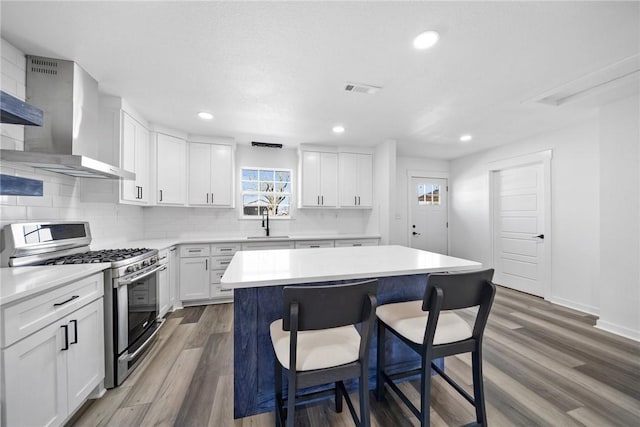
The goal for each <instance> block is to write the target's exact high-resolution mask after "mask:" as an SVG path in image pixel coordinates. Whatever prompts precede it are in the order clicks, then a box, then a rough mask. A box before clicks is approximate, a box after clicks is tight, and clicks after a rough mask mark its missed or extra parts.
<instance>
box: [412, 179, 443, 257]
mask: <svg viewBox="0 0 640 427" xmlns="http://www.w3.org/2000/svg"><path fill="white" fill-rule="evenodd" d="M447 193H448V192H447V180H446V179H445V178H423V177H415V176H414V177H411V188H410V189H409V203H410V204H411V209H409V212H410V214H411V217H410V218H409V241H410V245H411V247H412V248H416V249H422V250H425V251H429V252H437V253H441V254H445V255H446V254H447V253H448V224H447V221H448V219H447V203H448V200H447V199H448V198H447V195H448V194H447Z"/></svg>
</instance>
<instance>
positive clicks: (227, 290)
mask: <svg viewBox="0 0 640 427" xmlns="http://www.w3.org/2000/svg"><path fill="white" fill-rule="evenodd" d="M231 291H233V289H220V292H231Z"/></svg>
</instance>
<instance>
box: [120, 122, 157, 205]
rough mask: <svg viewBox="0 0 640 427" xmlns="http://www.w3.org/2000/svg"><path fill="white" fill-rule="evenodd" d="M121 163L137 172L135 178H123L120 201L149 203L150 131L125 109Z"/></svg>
mask: <svg viewBox="0 0 640 427" xmlns="http://www.w3.org/2000/svg"><path fill="white" fill-rule="evenodd" d="M121 114H122V116H121V122H120V123H121V126H120V128H121V129H120V131H121V138H120V146H121V149H120V153H121V159H120V165H121V167H122V168H124V169H126V170H128V171H132V172H134V173H135V174H136V179H135V180H124V179H123V180H122V181H121V188H120V201H121V202H122V203H131V204H147V203H149V190H150V188H149V131H148V130H147V128H146V127H145V126H144V125H143V124H142V123H140V122H138V121H137V120H136V119H134V118H133V117H131V116H130V115H129V114H127V113H126V112H125V111H121Z"/></svg>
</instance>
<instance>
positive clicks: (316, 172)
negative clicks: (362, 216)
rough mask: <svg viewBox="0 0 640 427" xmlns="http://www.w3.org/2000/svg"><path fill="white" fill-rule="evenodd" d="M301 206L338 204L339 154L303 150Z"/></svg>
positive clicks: (332, 205) (301, 161) (301, 154)
mask: <svg viewBox="0 0 640 427" xmlns="http://www.w3.org/2000/svg"><path fill="white" fill-rule="evenodd" d="M300 163H301V164H300V169H301V177H302V182H301V184H300V189H301V195H300V206H301V207H336V206H337V205H338V154H337V153H328V152H321V151H301V152H300Z"/></svg>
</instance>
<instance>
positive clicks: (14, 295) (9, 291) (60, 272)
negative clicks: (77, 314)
mask: <svg viewBox="0 0 640 427" xmlns="http://www.w3.org/2000/svg"><path fill="white" fill-rule="evenodd" d="M110 267H111V263H96V264H76V265H51V266H49V265H43V266H34V267H6V268H0V306H4V305H7V304H10V303H13V302H16V301H20V300H22V299H23V298H27V297H31V296H34V295H38V294H40V293H43V292H46V291H49V290H51V289H53V288H56V287H59V286H62V285H66V284H67V283H71V282H75V281H77V280H80V279H83V278H85V277H89V276H91V275H93V274H95V273H98V272H100V271H103V270H105V269H107V268H110Z"/></svg>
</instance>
